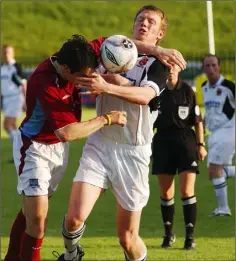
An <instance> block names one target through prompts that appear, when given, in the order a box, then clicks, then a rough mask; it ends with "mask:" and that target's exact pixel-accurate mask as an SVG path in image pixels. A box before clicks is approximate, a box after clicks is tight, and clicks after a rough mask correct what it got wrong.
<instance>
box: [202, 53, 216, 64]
mask: <svg viewBox="0 0 236 261" xmlns="http://www.w3.org/2000/svg"><path fill="white" fill-rule="evenodd" d="M208 57H215V58H216V59H217V62H218V65H220V58H219V57H218V56H217V55H215V54H211V53H209V54H207V55H205V56H204V57H203V58H202V67H203V66H204V62H205V59H206V58H208Z"/></svg>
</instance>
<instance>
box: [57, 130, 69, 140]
mask: <svg viewBox="0 0 236 261" xmlns="http://www.w3.org/2000/svg"><path fill="white" fill-rule="evenodd" d="M56 136H57V138H58V139H59V140H60V141H61V142H69V141H72V137H71V135H70V134H69V133H68V132H57V133H56Z"/></svg>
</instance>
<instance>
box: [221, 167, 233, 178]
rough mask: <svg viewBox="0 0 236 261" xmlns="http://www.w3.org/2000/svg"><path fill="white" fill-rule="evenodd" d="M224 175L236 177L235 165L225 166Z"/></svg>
mask: <svg viewBox="0 0 236 261" xmlns="http://www.w3.org/2000/svg"><path fill="white" fill-rule="evenodd" d="M223 175H224V177H225V178H226V179H227V178H229V177H235V166H224V168H223Z"/></svg>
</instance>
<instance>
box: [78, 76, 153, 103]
mask: <svg viewBox="0 0 236 261" xmlns="http://www.w3.org/2000/svg"><path fill="white" fill-rule="evenodd" d="M121 78H123V77H121ZM78 79H79V80H78V83H79V84H78V88H86V89H88V90H89V92H87V93H95V94H101V93H107V94H109V95H113V96H116V97H119V98H121V99H124V100H126V101H129V102H132V103H137V104H142V105H145V104H148V103H149V101H150V100H151V99H152V98H154V97H155V96H156V95H157V94H158V93H156V90H155V89H154V88H152V87H150V86H148V85H146V86H145V87H137V86H120V85H116V84H111V83H108V82H107V81H105V79H104V78H103V77H101V75H99V74H96V73H94V74H93V75H91V76H89V77H80V78H78ZM157 88H158V87H157Z"/></svg>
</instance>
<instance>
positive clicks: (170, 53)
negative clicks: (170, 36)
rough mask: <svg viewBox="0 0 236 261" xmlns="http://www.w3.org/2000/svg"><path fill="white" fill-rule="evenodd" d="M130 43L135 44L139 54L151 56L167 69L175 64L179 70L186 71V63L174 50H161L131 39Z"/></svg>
mask: <svg viewBox="0 0 236 261" xmlns="http://www.w3.org/2000/svg"><path fill="white" fill-rule="evenodd" d="M132 41H133V42H134V43H135V45H136V47H137V49H138V52H139V53H145V54H148V55H153V56H155V57H157V58H158V59H159V60H160V61H161V62H162V63H164V64H165V65H166V66H167V67H171V65H173V64H176V65H178V66H179V67H180V68H181V70H184V69H186V64H187V63H186V61H185V60H184V58H183V56H182V54H181V53H180V52H179V51H177V50H175V49H168V48H163V47H161V46H155V45H150V44H147V43H143V42H141V41H139V40H136V39H132Z"/></svg>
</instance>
